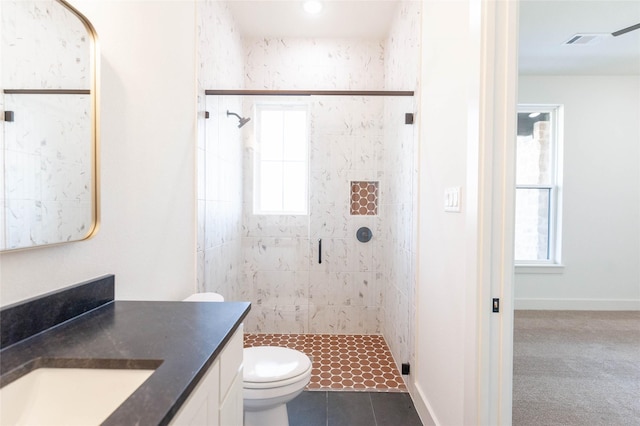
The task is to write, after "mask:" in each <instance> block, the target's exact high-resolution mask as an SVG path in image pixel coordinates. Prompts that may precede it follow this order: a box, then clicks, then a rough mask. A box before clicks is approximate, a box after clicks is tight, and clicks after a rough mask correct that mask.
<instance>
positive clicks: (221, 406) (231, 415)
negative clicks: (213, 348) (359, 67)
mask: <svg viewBox="0 0 640 426" xmlns="http://www.w3.org/2000/svg"><path fill="white" fill-rule="evenodd" d="M242 349H243V328H242V324H240V326H239V327H238V329H237V330H236V331H235V333H234V334H233V336H232V337H231V339H230V340H229V342H228V343H227V344H226V345H225V347H224V348H223V349H222V352H221V353H220V355H219V356H218V358H217V359H216V361H215V362H214V363H213V365H212V366H211V367H209V370H207V372H206V374H205V376H204V377H203V378H202V380H200V383H198V386H197V387H196V389H195V390H194V391H193V393H192V394H191V395H190V396H189V398H188V399H187V401H186V402H185V403H184V405H183V406H182V408H181V409H180V411H178V414H176V416H175V417H174V418H173V420H172V422H171V424H172V425H175V426H205V425H206V426H242Z"/></svg>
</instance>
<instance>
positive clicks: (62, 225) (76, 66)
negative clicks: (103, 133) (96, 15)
mask: <svg viewBox="0 0 640 426" xmlns="http://www.w3.org/2000/svg"><path fill="white" fill-rule="evenodd" d="M0 23H1V26H0V28H1V33H2V34H1V35H2V41H1V44H0V58H2V59H1V62H2V63H1V72H0V87H1V88H2V97H1V98H0V110H2V115H1V116H0V120H2V129H1V132H0V165H1V167H2V169H1V172H2V173H0V188H1V189H2V192H1V198H0V251H8V250H20V249H26V248H32V247H40V246H46V245H51V244H61V243H66V242H72V241H80V240H84V239H87V238H90V237H91V236H92V235H94V234H95V232H96V231H97V228H98V224H99V220H98V214H99V198H98V159H97V152H98V108H97V103H98V90H97V89H98V87H97V86H98V53H97V50H98V44H97V37H96V33H95V31H94V29H93V26H92V25H91V23H90V22H89V21H88V20H87V19H86V18H85V17H84V16H83V15H82V14H81V13H80V12H78V11H77V10H76V9H74V8H73V7H72V6H71V5H70V4H68V3H67V2H65V1H63V0H3V1H2V2H0Z"/></svg>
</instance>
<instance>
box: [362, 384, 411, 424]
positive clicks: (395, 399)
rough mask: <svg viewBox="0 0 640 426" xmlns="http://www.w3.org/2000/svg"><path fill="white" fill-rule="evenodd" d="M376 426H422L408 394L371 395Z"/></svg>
mask: <svg viewBox="0 0 640 426" xmlns="http://www.w3.org/2000/svg"><path fill="white" fill-rule="evenodd" d="M370 396H371V404H372V405H373V413H374V415H375V418H376V423H375V424H376V425H377V426H397V425H402V426H422V422H421V421H420V417H418V413H417V411H416V408H415V406H414V405H413V401H412V400H411V397H410V396H409V394H408V393H382V392H378V393H371V394H370Z"/></svg>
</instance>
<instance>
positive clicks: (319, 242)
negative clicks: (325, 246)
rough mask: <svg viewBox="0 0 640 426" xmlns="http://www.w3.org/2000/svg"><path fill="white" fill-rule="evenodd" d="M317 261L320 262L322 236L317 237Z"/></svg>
mask: <svg viewBox="0 0 640 426" xmlns="http://www.w3.org/2000/svg"><path fill="white" fill-rule="evenodd" d="M318 263H322V238H318Z"/></svg>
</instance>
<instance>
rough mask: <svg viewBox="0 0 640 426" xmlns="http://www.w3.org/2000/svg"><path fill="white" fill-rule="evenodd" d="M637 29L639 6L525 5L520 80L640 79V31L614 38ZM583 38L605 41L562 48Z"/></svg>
mask: <svg viewBox="0 0 640 426" xmlns="http://www.w3.org/2000/svg"><path fill="white" fill-rule="evenodd" d="M637 23H640V1H638V0H622V1H616V0H607V1H587V0H579V1H578V0H571V1H557V0H555V1H540V0H524V1H521V3H520V40H519V43H520V53H519V64H520V74H537V75H554V74H555V75H640V30H636V31H632V32H630V33H627V34H624V35H621V36H619V37H613V36H611V33H612V32H614V31H617V30H620V29H622V28H626V27H629V26H631V25H634V24H637ZM580 33H582V34H601V36H598V37H596V38H594V42H593V43H587V44H584V45H580V44H574V45H563V43H564V42H566V41H567V40H569V39H570V38H571V37H573V36H574V35H575V34H580Z"/></svg>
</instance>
